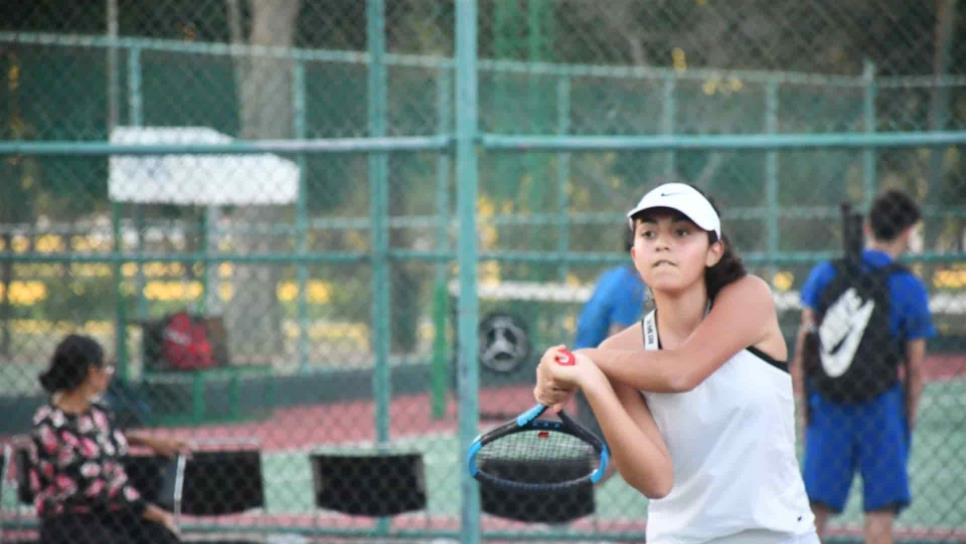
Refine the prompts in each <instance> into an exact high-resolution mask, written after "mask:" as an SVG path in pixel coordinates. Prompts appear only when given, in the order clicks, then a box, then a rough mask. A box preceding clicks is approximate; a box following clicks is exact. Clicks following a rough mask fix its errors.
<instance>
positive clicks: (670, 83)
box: [661, 75, 678, 179]
mask: <svg viewBox="0 0 966 544" xmlns="http://www.w3.org/2000/svg"><path fill="white" fill-rule="evenodd" d="M676 87H677V80H676V79H675V78H674V76H670V75H669V76H666V77H665V78H664V85H663V89H662V90H663V94H664V97H663V98H664V100H663V102H662V106H663V107H662V109H661V134H666V135H671V134H674V130H675V128H674V118H675V116H676V114H677V103H676V102H675V101H674V91H675V88H676ZM677 169H678V165H677V153H675V151H674V150H673V149H669V150H668V151H667V163H666V164H665V165H664V175H665V176H667V177H668V178H669V179H670V178H674V177H676V176H677Z"/></svg>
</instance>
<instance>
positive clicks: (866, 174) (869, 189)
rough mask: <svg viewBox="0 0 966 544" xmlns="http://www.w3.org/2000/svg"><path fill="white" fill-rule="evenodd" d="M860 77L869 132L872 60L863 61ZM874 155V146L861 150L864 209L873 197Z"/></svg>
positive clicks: (872, 116)
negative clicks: (863, 88)
mask: <svg viewBox="0 0 966 544" xmlns="http://www.w3.org/2000/svg"><path fill="white" fill-rule="evenodd" d="M862 78H863V79H864V80H865V93H864V95H863V100H862V113H863V118H864V120H865V132H866V133H870V134H871V133H873V132H875V125H876V118H875V99H876V94H877V89H876V82H875V64H874V63H873V62H871V61H868V60H867V61H865V67H864V69H863V70H862ZM875 155H876V150H875V148H874V147H866V148H865V149H863V150H862V174H863V175H862V203H863V209H864V210H868V209H869V206H871V205H872V199H873V198H875V190H876V189H875V186H876V182H875V178H876V164H875Z"/></svg>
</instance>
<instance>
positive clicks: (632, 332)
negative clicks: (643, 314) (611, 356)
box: [600, 322, 644, 350]
mask: <svg viewBox="0 0 966 544" xmlns="http://www.w3.org/2000/svg"><path fill="white" fill-rule="evenodd" d="M643 346H644V335H643V333H642V332H641V323H640V322H637V323H634V324H632V325H630V326H628V327H627V328H625V329H624V330H621V331H619V332H617V333H616V334H613V335H611V336H609V337H608V338H606V339H605V340H604V341H603V342H601V343H600V347H601V348H602V349H621V350H625V349H640V348H642V347H643Z"/></svg>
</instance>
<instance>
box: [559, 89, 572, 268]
mask: <svg viewBox="0 0 966 544" xmlns="http://www.w3.org/2000/svg"><path fill="white" fill-rule="evenodd" d="M568 132H570V78H569V77H567V76H562V77H560V78H558V79H557V134H559V135H561V136H565V135H566V134H567V133H568ZM569 179H570V153H567V152H566V151H561V152H560V153H557V217H556V219H557V251H559V252H561V253H565V252H566V251H567V249H568V248H569V247H570V213H569V206H570V198H569V195H568V194H567V187H568V180H569ZM558 269H559V279H560V281H565V280H566V279H567V274H568V273H569V272H570V267H568V266H567V265H566V264H563V265H561V266H560V267H558Z"/></svg>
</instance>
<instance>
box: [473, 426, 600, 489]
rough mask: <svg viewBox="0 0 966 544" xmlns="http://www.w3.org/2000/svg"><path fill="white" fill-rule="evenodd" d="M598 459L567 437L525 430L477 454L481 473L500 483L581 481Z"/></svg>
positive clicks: (585, 445)
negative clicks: (504, 481)
mask: <svg viewBox="0 0 966 544" xmlns="http://www.w3.org/2000/svg"><path fill="white" fill-rule="evenodd" d="M599 463H600V459H599V455H598V454H597V452H596V451H595V450H594V448H593V447H592V446H591V445H590V444H588V443H587V442H585V441H583V440H581V439H580V438H577V437H576V436H573V435H571V434H568V433H563V432H556V431H547V430H525V431H520V432H516V433H513V434H510V435H507V436H503V437H501V438H499V439H496V440H494V441H492V442H490V443H488V444H486V445H484V446H483V447H482V448H481V449H480V451H479V453H478V454H477V466H478V467H479V470H480V471H481V472H485V473H487V474H489V475H491V476H495V477H498V478H501V479H504V480H512V481H515V482H527V483H558V482H566V481H571V480H576V479H579V478H583V477H585V476H587V475H589V474H590V473H592V472H593V471H594V470H596V469H597V467H598V466H599Z"/></svg>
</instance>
